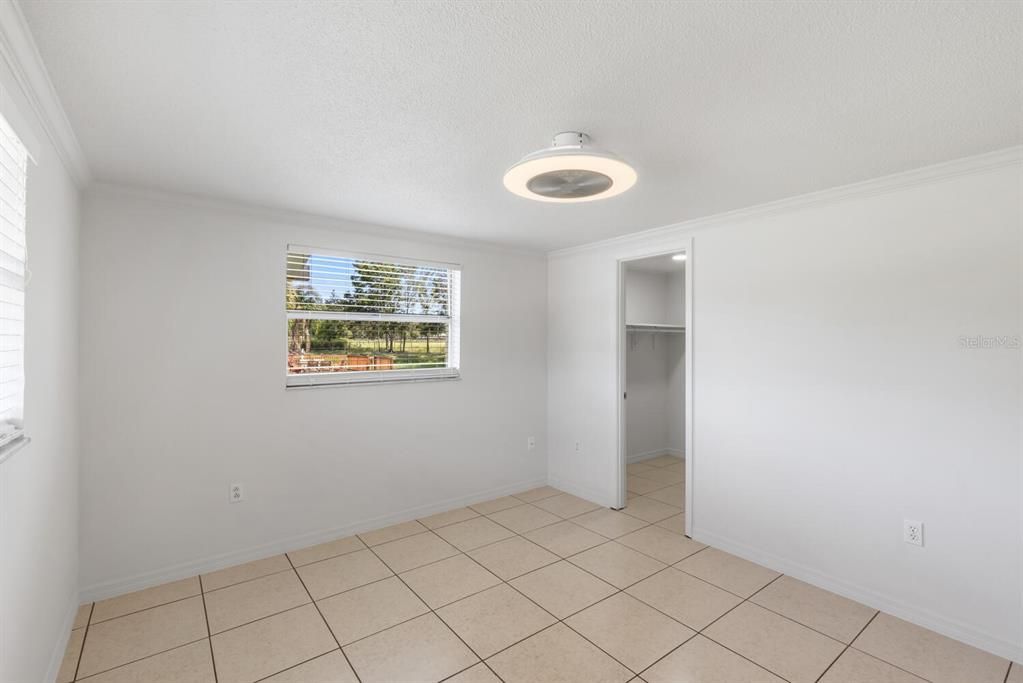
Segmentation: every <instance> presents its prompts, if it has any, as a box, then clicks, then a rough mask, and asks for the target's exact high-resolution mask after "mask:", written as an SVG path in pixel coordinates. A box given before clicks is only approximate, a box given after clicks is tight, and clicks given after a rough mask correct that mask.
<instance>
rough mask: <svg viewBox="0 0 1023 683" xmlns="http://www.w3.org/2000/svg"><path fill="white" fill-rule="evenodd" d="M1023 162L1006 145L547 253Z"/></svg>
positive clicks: (628, 241)
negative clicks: (988, 150)
mask: <svg viewBox="0 0 1023 683" xmlns="http://www.w3.org/2000/svg"><path fill="white" fill-rule="evenodd" d="M1021 164H1023V145H1016V146H1013V147H1006V148H1004V149H999V150H995V151H993V152H986V153H984V154H977V155H974V156H969V157H964V158H962V159H954V160H952V161H945V162H941V163H938V164H932V165H930V166H923V167H921V168H915V169H912V170H909V171H903V172H901V173H893V174H892V175H886V176H881V177H879V178H872V179H870V180H864V181H862V182H858V183H852V184H850V185H840V186H838V187H832V188H829V189H826V190H820V191H818V192H810V193H808V194H801V195H796V196H795V197H789V198H786V199H779V200H777V201H773V202H767V203H764V204H757V205H755V206H751V207H747V208H744V209H736V210H734V211H726V212H725V213H718V214H714V215H711V216H705V217H703V218H693V219H690V220H686V221H681V222H679V223H671V224H669V225H664V226H661V227H657V228H651V229H649V230H641V231H639V232H632V233H628V234H626V235H620V236H618V237H611V238H609V239H606V240H600V241H597V242H589V243H587V244H581V245H578V246H574V247H566V248H564V249H557V250H554V251H549V252H547V257H548V258H549V259H557V258H563V257H567V256H572V255H574V254H581V253H586V252H591V251H598V250H601V249H606V248H612V247H626V246H630V245H635V244H637V243H641V242H645V241H648V240H655V239H658V238H664V237H672V236H677V235H680V234H688V233H692V232H695V231H697V230H705V229H707V228H713V227H715V226H718V225H724V224H727V223H735V222H736V221H742V220H750V219H753V218H765V217H768V216H773V215H776V214H779V213H785V212H788V211H797V210H800V209H805V208H809V207H813V206H822V205H827V204H833V203H836V202H841V201H844V200H847V199H858V198H863V197H871V196H874V195H879V194H887V193H889V192H897V191H899V190H904V189H907V188H910V187H916V186H918V185H927V184H930V183H936V182H941V181H943V180H947V179H949V178H954V177H957V176H962V175H970V174H973V173H984V172H988V171H993V170H997V169H1000V168H1005V167H1007V166H1019V165H1021Z"/></svg>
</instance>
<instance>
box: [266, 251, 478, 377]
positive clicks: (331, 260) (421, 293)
mask: <svg viewBox="0 0 1023 683" xmlns="http://www.w3.org/2000/svg"><path fill="white" fill-rule="evenodd" d="M460 275H461V273H460V271H459V269H458V267H457V266H452V265H448V264H433V263H426V262H417V261H409V260H405V259H391V258H386V257H378V256H358V255H345V254H338V253H334V252H329V251H326V250H319V249H311V248H307V247H294V246H292V247H289V249H288V260H287V278H286V286H285V300H286V307H287V317H288V329H287V339H288V361H287V384H288V386H303V385H315V384H349V383H356V382H386V381H395V380H401V381H412V380H424V379H448V378H454V377H458V360H459V346H458V338H459V319H460V311H459V304H460V290H459V284H460Z"/></svg>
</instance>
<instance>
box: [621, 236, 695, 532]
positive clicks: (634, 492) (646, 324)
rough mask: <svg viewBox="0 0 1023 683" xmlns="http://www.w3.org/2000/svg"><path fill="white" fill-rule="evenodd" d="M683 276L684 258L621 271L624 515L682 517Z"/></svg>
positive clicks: (649, 261)
mask: <svg viewBox="0 0 1023 683" xmlns="http://www.w3.org/2000/svg"><path fill="white" fill-rule="evenodd" d="M685 268H686V261H685V254H683V253H677V254H665V255H661V256H654V257H650V258H644V259H638V260H635V261H629V262H627V263H626V264H625V268H624V280H625V282H624V285H625V341H626V348H625V401H624V405H625V455H626V463H627V465H626V471H627V476H626V491H627V501H626V507H628V506H637V505H640V506H647V507H657V506H659V505H670V506H672V507H676V508H678V509H679V515H681V514H682V513H683V511H684V509H685V468H684V458H685V429H686V425H685V345H686V329H685V320H686V315H685ZM682 519H684V518H681V517H680V518H679V519H678V526H677V528H678V531H679V532H680V533H682V526H683V524H682ZM673 526H674V525H673Z"/></svg>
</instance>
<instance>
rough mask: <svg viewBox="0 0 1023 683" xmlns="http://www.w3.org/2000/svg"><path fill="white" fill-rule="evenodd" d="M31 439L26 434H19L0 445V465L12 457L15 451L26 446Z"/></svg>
mask: <svg viewBox="0 0 1023 683" xmlns="http://www.w3.org/2000/svg"><path fill="white" fill-rule="evenodd" d="M31 441H32V439H30V438H28V437H27V436H19V437H18V438H17V439H15V440H14V441H12V442H10V443H8V444H4V445H3V446H0V465H2V464H4V463H5V462H7V461H8V460H10V459H11V458H12V457H14V454H15V453H17V452H18V451H20V450H21V449H22V448H24V447H25V446H27V445H28V444H29V443H30V442H31Z"/></svg>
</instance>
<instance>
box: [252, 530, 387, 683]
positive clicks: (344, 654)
mask: <svg viewBox="0 0 1023 683" xmlns="http://www.w3.org/2000/svg"><path fill="white" fill-rule="evenodd" d="M359 540H362V539H359ZM363 542H365V541H363ZM284 557H285V558H287V560H288V564H290V565H291V571H293V572H295V576H297V577H298V582H299V583H300V584H302V588H303V589H304V590H305V592H306V595H308V596H309V600H311V601H312V604H313V608H314V609H315V610H316V613H317V614H319V615H320V620H321V621H322V622H323V625H324V626H325V627H326V628H327V633H329V634H330V637H331V638H333V639H334V643H336V644H337V649H338V650H340V651H341V656H342V657H344V658H345V661H346V662H347V663H348V668H349V669H351V670H352V673H354V674H355V680H357V681H359V683H362V678H361V677H360V676H359V672H358V671H356V670H355V667H354V666H352V662H351V661H350V660H349V659H348V655H347V654H346V653H345V650H344V648H343V647H341V642H340V641H339V640H338V639H337V636H336V635H334V629H332V628H331V627H330V622H328V621H327V618H326V617H325V616H323V611H322V610H321V609H320V606H319V605H318V604H316V600H315V599H314V598H313V594H312V593H311V592H309V587H308V586H306V585H305V581H303V580H302V575H301V574H299V573H298V570H297V569H295V563H294V562H292V561H291V557H290V556H289V555H288V554H287V553H284ZM377 559H379V558H377ZM385 566H386V565H385ZM388 578H390V577H388ZM299 607H305V605H299ZM295 609H297V608H295ZM325 654H327V653H326V652H323V653H320V654H318V655H316V657H322V656H323V655H325ZM316 657H313V658H312V659H308V660H306V661H312V660H313V659H316ZM304 663H305V662H299V664H304ZM299 664H296V665H295V666H299ZM282 671H287V669H282ZM279 673H280V671H277V672H275V673H273V674H270V675H271V676H276V675H277V674H279Z"/></svg>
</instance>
